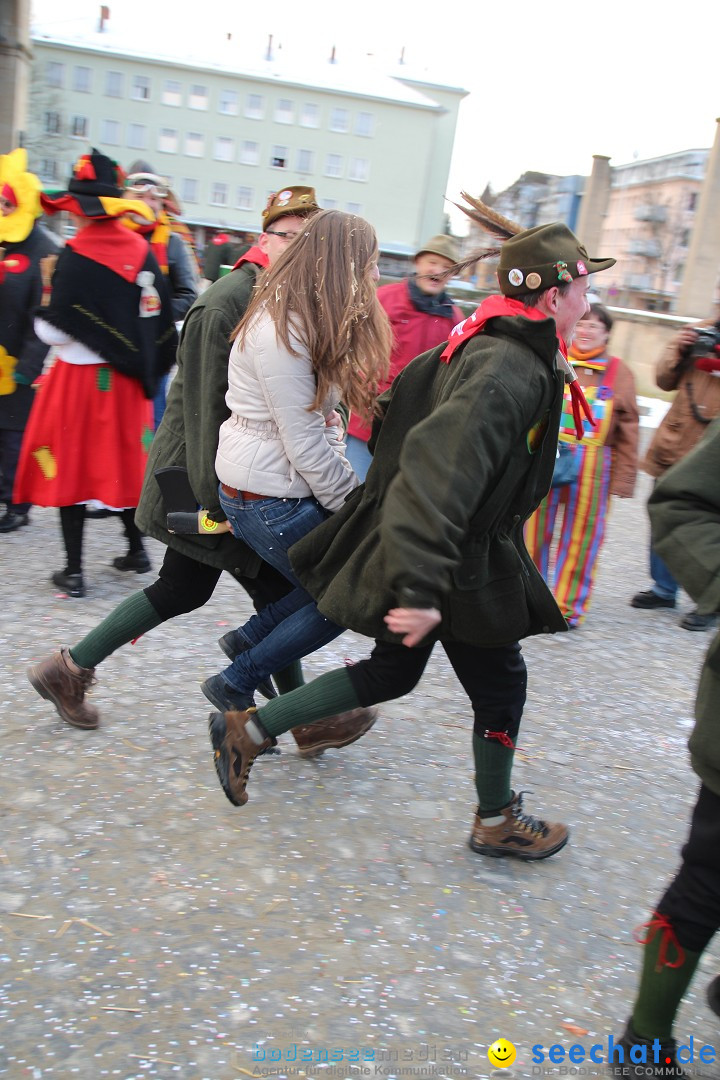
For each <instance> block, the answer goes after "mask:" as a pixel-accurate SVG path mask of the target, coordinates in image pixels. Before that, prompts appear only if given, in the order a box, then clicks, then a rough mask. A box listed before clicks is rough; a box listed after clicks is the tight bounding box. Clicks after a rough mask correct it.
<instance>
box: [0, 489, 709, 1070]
mask: <svg viewBox="0 0 720 1080" xmlns="http://www.w3.org/2000/svg"><path fill="white" fill-rule="evenodd" d="M647 491H648V482H647V478H643V481H642V483H641V485H640V491H639V494H638V496H637V497H636V498H635V499H634V500H632V501H626V502H619V503H617V504H616V505H615V508H614V511H613V518H612V520H611V523H610V527H609V537H608V541H607V543H606V547H605V550H604V553H603V559H602V569H601V574H600V577H599V581H598V584H597V590H596V597H595V602H594V607H593V610H592V611H591V614H590V618H589V620H588V622H587V624H586V626H585V627H584V628H583V629H582V630H580V631H578V632H576V633H573V634H563V635H561V636H559V637H553V638H548V639H539V638H536V639H532V640H530V641H528V642H527V643H526V646H525V654H526V658H527V661H528V667H529V672H530V690H529V700H528V705H527V710H526V717H525V721H524V724H523V729H522V732H521V738H520V743H521V745H522V751H521V752H520V753H519V754H518V762H517V767H516V774H515V779H516V783H517V785H518V786H519V787H522V788H525V789H530V790H531V791H532V792H533V794H532V795H530V796H528V798H527V804H528V808H529V809H530V810H531V812H532V811H534V812H536V813H538V814H541V815H544V816H547V817H549V818H550V819H553V818H555V819H558V820H562V821H566V822H568V823H570V824H571V827H572V835H571V841H570V844H569V845H568V846H567V848H566V849H565V850H564V851H563V852H562V853H561V854H559V855H558V856H557V857H555V858H551V859H549V860H548V861H547V862H543V863H539V864H536V865H532V864H530V865H526V864H522V863H518V862H514V861H512V860H491V859H485V858H482V857H480V856H477V855H474V854H473V853H472V852H471V851H470V850H469V848H468V846H467V838H468V833H469V827H470V823H471V819H472V812H473V808H474V807H473V781H472V768H471V753H470V750H471V747H470V729H471V723H470V720H469V715H468V706H467V703H466V701H465V700H464V697H463V694H462V692H461V690H460V688H459V686H458V684H457V683H456V681H455V678H454V676H453V674H452V671H451V670H450V668H449V665H448V664H447V662H446V660H445V658H444V654H443V653H442V652H441V651H440V650H437V655H435V656H434V657H433V660H432V662H431V665H430V667H429V668H428V671H427V673H426V675H425V678H424V679H423V681H422V683H421V685H420V687H419V688H418V689H417V690H416V692H415V693H413V694H412V695H410V696H409V697H407V698H404V699H403V700H401V701H398V702H395V703H392V704H388V705H386V706H384V707H383V710H382V719H381V720H380V721H379V722H378V724H377V725H376V727H375V729H374V730H373V731H372V732H371V733H370V734H369V735H368V736H367V737H366V738H365V739H363V740H362V741H361V742H359V743H357V744H356V745H354V746H352V747H349V748H347V749H346V750H340V751H329V752H328V753H327V754H325V756H324V757H322V758H320V759H319V760H317V761H304V760H302V759H301V758H300V757H298V755H297V754H296V753H295V752H294V750H293V746H294V744H293V743H292V741H291V740H290V739H289V737H284V738H283V740H282V746H283V752H282V755H281V756H280V757H271V758H266V759H263V760H261V761H260V762H258V764H257V765H256V767H255V769H254V770H253V775H252V779H251V786H250V802H249V804H248V805H247V807H245V808H244V809H242V810H239V809H235V808H233V807H232V806H231V805H230V804H229V803H228V802H227V801H226V800H225V798H224V797H223V795H222V792H221V790H220V788H219V786H218V783H217V781H216V777H215V772H214V769H213V765H212V760H211V754H210V750H209V743H208V738H207V733H206V722H207V716H208V711H209V710H208V705H207V703H206V702H205V700H204V698H203V697H202V695H201V693H200V691H199V688H198V684H199V682H200V681H201V680H202V679H204V678H206V677H207V676H208V675H209V674H212V673H213V672H215V671H217V670H219V669H220V668H221V667H222V666H223V657H222V655H221V653H220V652H219V650H218V648H217V645H216V639H217V637H218V636H219V635H220V634H221V633H224V632H225V630H226V629H227V628H228V627H229V625H230V624H233V625H235V624H236V623H237V622H240V621H242V619H243V618H244V617H245V616H246V615H247V614H248V613H249V605H248V602H247V600H246V598H245V596H244V594H243V593H242V592H241V590H240V589H239V588H238V587H237V586H236V585H235V584H234V583H233V582H232V581H230V580H227V581H224V582H223V583H222V584H221V587H220V588H219V589H218V591H217V594H216V596H215V597H214V598H213V601H212V602H211V603H210V604H209V605H208V606H207V607H206V608H205V609H204V610H202V611H200V612H196V613H194V614H193V615H190V616H187V617H185V618H183V619H180V620H176V621H175V622H174V623H170V624H169V625H166V626H165V627H160V628H158V629H157V630H155V631H153V632H152V633H151V634H149V635H147V636H146V637H145V638H143V639H142V640H141V641H139V642H138V643H137V644H136V645H135V646H128V647H126V648H125V649H123V650H121V651H120V652H119V653H117V654H116V655H115V656H113V657H111V658H110V659H109V660H108V661H106V663H105V664H103V665H102V667H101V668H100V669H99V682H98V685H97V687H96V688H95V690H94V693H93V700H94V701H95V703H96V704H97V705H98V706H99V708H100V709H101V713H102V725H101V727H100V729H99V730H98V731H96V732H82V731H78V730H74V729H72V728H70V727H68V726H66V725H64V724H63V723H62V722H61V721H60V720H59V719H58V717H57V716H56V714H55V712H54V711H53V710H52V709H51V707H50V706H49V705H48V704H47V703H46V702H44V701H42V700H41V699H40V698H39V697H38V696H37V695H36V694H35V693H34V691H33V690H32V689H31V687H30V686H29V684H28V682H27V679H26V675H25V670H26V668H27V666H28V665H29V664H30V663H32V662H34V661H36V660H37V659H38V658H39V657H40V656H42V655H43V654H45V653H47V652H48V650H49V649H51V648H53V647H56V646H57V645H58V644H61V643H72V642H73V641H77V640H78V639H79V638H80V637H81V636H82V635H83V634H84V632H85V631H87V630H88V629H89V628H90V627H92V626H93V625H94V624H95V623H96V622H97V621H98V620H99V619H100V618H101V617H102V616H104V615H105V614H106V613H107V612H108V611H110V610H111V609H112V607H113V606H114V605H115V604H116V603H117V602H118V601H119V600H121V599H123V598H124V597H126V596H128V595H129V594H130V592H131V591H133V590H134V589H136V588H137V587H142V586H143V585H146V584H149V578H148V577H140V576H137V575H134V574H131V575H124V574H120V573H118V572H116V571H114V570H113V569H112V568H111V567H110V563H111V561H112V557H113V556H114V555H118V554H122V553H123V551H124V541H123V540H122V537H121V529H120V526H119V523H118V522H117V521H115V520H112V519H111V520H105V521H96V522H92V523H88V527H87V558H86V576H87V578H88V581H89V585H90V591H89V594H88V596H87V598H86V599H84V600H72V599H67V598H62V597H61V596H58V595H57V593H56V592H55V591H54V589H53V586H52V585H50V584H49V575H50V573H51V571H52V570H55V569H57V568H59V567H60V566H61V565H62V558H61V544H60V537H59V529H58V522H57V513H56V511H54V510H35V511H33V514H32V524H33V527H32V528H24V529H22V530H19V531H18V532H16V533H14V534H11V535H9V536H4V537H2V538H0V544H1V545H2V622H1V624H0V625H1V633H0V637H1V639H2V647H3V653H4V658H5V665H4V667H5V677H4V680H3V687H2V725H1V727H0V740H1V742H0V749H1V753H2V771H1V773H0V783H1V785H2V833H1V834H0V934H1V936H2V948H1V949H0V953H1V956H0V959H1V960H2V966H1V967H0V1077H10V1078H12V1080H19V1078H24V1077H33V1078H35V1077H40V1078H51V1077H52V1078H53V1080H58V1078H60V1080H67V1078H71V1077H80V1078H83V1080H97V1078H100V1077H121V1078H124V1080H129V1078H136V1077H138V1078H139V1077H156V1078H169V1077H180V1078H182V1080H242V1078H243V1077H248V1076H250V1077H253V1076H255V1077H259V1076H267V1077H275V1078H277V1077H283V1076H287V1077H291V1076H292V1077H295V1076H299V1077H312V1078H315V1080H319V1078H325V1077H333V1078H346V1077H355V1076H386V1077H397V1078H398V1080H399V1078H401V1077H407V1076H420V1077H422V1078H423V1080H434V1078H436V1077H437V1078H443V1077H445V1078H456V1077H465V1076H469V1077H483V1076H489V1075H492V1074H493V1067H492V1066H491V1065H490V1064H489V1062H488V1057H487V1048H488V1045H489V1044H491V1043H492V1042H494V1041H495V1040H496V1039H498V1038H500V1037H502V1038H505V1039H508V1040H510V1041H511V1042H512V1043H513V1044H514V1045H515V1047H516V1050H517V1059H516V1061H515V1063H514V1065H513V1066H512V1068H511V1069H500V1070H495V1075H497V1076H498V1077H510V1076H513V1075H514V1076H516V1077H519V1076H523V1077H524V1076H532V1075H540V1074H544V1075H548V1076H550V1075H561V1066H560V1065H549V1064H548V1063H547V1060H546V1062H545V1065H544V1066H542V1067H541V1066H539V1065H537V1064H535V1063H534V1062H533V1050H532V1048H533V1046H535V1045H538V1044H540V1045H542V1046H543V1047H544V1048H545V1050H546V1051H547V1048H548V1047H549V1046H550V1045H551V1044H560V1045H561V1046H563V1047H565V1048H569V1047H570V1046H571V1045H573V1044H580V1045H582V1046H583V1047H585V1048H586V1049H588V1050H589V1048H590V1046H591V1045H593V1044H598V1043H599V1044H602V1045H603V1047H606V1045H607V1040H608V1038H609V1037H611V1036H614V1037H615V1038H617V1037H619V1033H620V1032H621V1030H622V1027H623V1025H624V1022H625V1019H626V1017H627V1015H628V1010H629V1006H630V1004H631V1001H632V997H633V993H634V989H635V984H636V974H637V967H638V960H639V956H640V948H639V946H638V945H637V944H636V943H635V941H634V939H633V929H634V928H635V927H637V926H638V925H639V924H640V923H642V922H643V921H644V920H645V919H646V918H647V917H648V913H649V911H650V910H651V908H652V906H653V903H654V902H655V900H657V898H658V897H659V895H660V892H661V890H662V888H663V887H664V884H665V883H666V881H667V880H668V878H669V877H670V876H671V875H672V873H673V872H674V869H675V867H676V866H677V863H678V853H679V848H680V845H681V843H682V841H683V838H684V836H685V834H686V830H687V821H688V812H689V808H690V807H691V805H692V803H693V801H694V797H695V791H696V788H697V781H696V778H695V775H694V774H693V773H692V772H691V771H690V768H689V764H688V758H687V753H686V745H685V744H686V739H687V736H688V732H689V728H690V726H691V716H692V706H693V697H694V689H695V684H696V679H697V674H698V669H699V665H700V663H701V660H702V657H703V653H704V651H705V649H706V647H707V645H708V643H709V636H708V635H707V634H693V633H688V632H686V631H684V630H682V629H680V628H679V627H678V626H677V620H678V617H679V615H680V614H681V613H682V611H684V610H687V609H688V608H689V607H690V606H691V605H690V603H689V601H688V599H687V597H684V596H683V597H682V603H681V604H680V606H679V610H678V611H675V612H673V611H659V612H650V613H643V612H640V611H635V610H633V609H631V608H630V607H629V605H628V599H629V597H630V596H631V595H632V593H633V592H634V591H635V590H636V589H638V588H642V587H645V586H646V584H647V577H646V569H645V567H646V561H647V559H646V550H647V521H646V515H645V497H646V495H647ZM149 549H150V550H151V553H152V557H153V560H154V563H155V565H156V566H157V565H158V564H159V562H160V558H161V548H160V545H158V544H155V543H154V542H151V543H150V544H149ZM366 651H367V642H366V641H365V640H364V639H362V638H359V637H356V636H354V635H352V634H346V635H345V636H344V637H343V638H341V639H339V640H338V641H337V642H336V643H334V645H333V646H331V647H328V648H326V649H325V650H323V651H322V652H321V653H319V654H318V655H316V656H315V657H313V658H311V659H310V660H308V661H307V663H306V670H307V673H308V675H309V676H315V675H317V674H319V673H320V672H321V671H323V670H326V669H328V668H330V667H333V666H336V665H337V664H338V662H341V661H342V660H343V659H344V658H345V657H355V658H359V657H361V656H362V655H363V654H364V653H365V652H366ZM717 970H718V952H717V947H714V948H712V949H711V950H709V952H708V953H707V954H706V955H705V957H704V959H703V962H702V966H701V970H700V971H699V973H698V975H697V977H696V979H695V983H694V991H693V993H691V994H690V995H689V997H688V998H687V1000H686V1002H685V1004H684V1006H683V1009H682V1012H681V1014H680V1017H679V1022H678V1026H677V1032H676V1033H677V1034H678V1035H679V1036H680V1038H681V1041H684V1042H687V1040H689V1039H690V1037H691V1036H692V1038H693V1039H694V1047H695V1050H696V1052H697V1049H698V1048H699V1047H700V1046H701V1045H702V1044H713V1045H716V1044H717V1043H718V1042H720V1031H719V1026H718V1020H717V1018H716V1017H714V1016H713V1015H712V1014H711V1013H710V1012H709V1010H708V1009H707V1006H706V1005H705V1001H704V988H705V985H706V983H707V982H708V980H709V979H710V978H711V977H712V976H713V975H714V974H716V972H717ZM576 1053H577V1052H576ZM536 1056H537V1053H536ZM325 1058H327V1059H328V1060H327V1061H325V1060H324V1059H325ZM696 1060H697V1058H696ZM583 1068H585V1069H586V1072H585V1075H602V1074H603V1073H602V1069H601V1068H598V1067H595V1068H596V1071H595V1072H587V1067H585V1066H583V1067H581V1066H578V1065H573V1066H572V1067H571V1068H570V1069H568V1063H567V1059H566V1062H565V1074H566V1075H567V1074H568V1071H569V1072H570V1073H571V1074H572V1073H573V1072H574V1074H575V1075H578V1074H582V1069H583ZM707 1072H708V1074H709V1075H713V1068H712V1067H710V1068H708V1069H707ZM714 1075H716V1076H717V1075H718V1073H717V1072H716V1073H715V1074H714Z"/></svg>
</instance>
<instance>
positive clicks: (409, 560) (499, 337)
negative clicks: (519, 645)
mask: <svg viewBox="0 0 720 1080" xmlns="http://www.w3.org/2000/svg"><path fill="white" fill-rule="evenodd" d="M443 348H444V346H442V345H441V346H439V347H438V348H436V349H433V350H431V351H430V352H427V353H423V354H422V355H421V356H419V357H417V358H416V359H415V360H413V361H412V362H411V363H410V364H409V365H408V366H407V367H406V368H405V369H404V370H403V371H402V372H401V373H400V374H399V375H398V377H397V378H396V379H395V381H394V383H393V385H392V386H391V388H390V389H389V390H388V391H386V393H385V394H384V395H383V396H382V398H381V399H380V404H381V408H382V410H383V414H382V416H380V417H378V418H377V419H376V421H375V425H374V427H373V435H372V437H371V440H370V443H369V445H370V448H371V449H372V450H373V451H374V457H373V463H372V465H371V467H370V470H369V472H368V476H367V480H366V482H365V484H364V485H363V486H362V487H360V488H358V489H357V490H356V491H355V492H353V493H352V494H351V495H350V496H349V497H348V499H347V501H346V503H345V504H344V506H343V507H342V508H341V509H340V510H339V511H338V512H337V513H336V514H333V516H332V517H331V518H329V519H328V521H326V522H325V523H324V524H323V525H321V526H319V528H317V529H315V530H313V532H311V533H310V534H309V535H308V536H306V537H304V538H303V539H302V540H301V541H300V542H299V543H298V544H296V545H294V546H293V548H291V552H290V555H291V559H292V563H293V566H294V568H295V570H296V571H297V573H298V576H299V578H300V580H301V581H302V583H303V585H304V586H305V587H306V588H307V589H308V591H309V592H310V593H311V594H312V595H313V596H314V597H315V598H316V599H317V601H318V606H319V609H320V611H321V612H322V613H323V614H324V615H326V616H327V617H328V618H330V619H332V620H333V621H334V622H336V623H338V624H339V625H341V626H346V627H349V628H350V629H353V630H356V631H358V632H359V633H361V634H366V635H368V636H369V637H374V638H382V639H384V640H387V641H398V640H399V638H398V637H397V635H394V634H391V633H390V632H389V631H388V630H387V628H386V627H385V624H384V622H383V616H384V615H385V614H386V613H387V611H388V610H389V609H390V608H393V607H396V606H403V607H436V608H438V609H439V610H440V612H441V614H442V622H441V623H440V625H439V627H438V628H437V630H436V631H435V632H434V634H433V635H432V637H431V638H428V640H433V639H440V640H442V641H462V642H466V643H469V644H472V645H478V646H484V647H491V646H497V645H501V644H506V643H509V642H512V641H516V640H517V639H519V638H521V637H525V636H526V635H528V634H536V633H541V632H554V631H562V630H566V629H567V624H566V622H565V619H564V618H563V616H562V614H561V613H560V611H559V609H558V607H557V604H556V603H555V601H554V599H553V597H552V594H551V592H550V590H549V589H548V587H547V586H546V584H545V582H544V581H543V579H542V577H541V576H540V574H539V572H538V570H537V569H536V567H535V564H534V563H533V561H532V559H531V558H530V556H529V555H528V553H527V550H526V548H525V544H524V541H523V525H524V523H525V521H526V520H527V518H528V517H529V516H530V514H531V513H532V512H533V510H534V509H535V508H536V506H537V505H538V504H539V503H540V501H541V499H542V498H543V497H544V496H545V495H546V494H547V492H548V489H549V487H550V481H551V479H552V474H553V469H554V465H555V456H556V447H557V436H558V429H559V424H560V415H561V411H562V402H563V380H564V377H563V374H562V372H561V371H559V370H557V368H556V355H557V340H556V336H555V323H554V322H553V321H552V320H551V319H546V320H543V321H541V322H535V321H530V320H528V319H523V318H514V317H512V318H510V317H502V318H496V319H493V320H491V321H490V322H489V323H488V324H487V327H486V328H485V330H484V331H483V332H482V333H479V334H477V335H475V337H473V338H471V339H470V340H469V341H467V342H466V343H465V344H464V345H463V346H462V347H461V348H460V349H459V350H458V351H457V352H456V353H455V354H454V356H453V357H452V359H451V361H450V363H449V364H446V363H443V362H441V360H440V355H441V353H442V351H443Z"/></svg>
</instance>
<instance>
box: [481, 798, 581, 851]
mask: <svg viewBox="0 0 720 1080" xmlns="http://www.w3.org/2000/svg"><path fill="white" fill-rule="evenodd" d="M524 794H525V793H524V792H523V791H520V792H518V794H517V795H514V796H513V798H512V801H511V802H510V803H509V804H508V805H507V806H506V807H504V809H502V810H499V811H498V813H497V814H496V815H495V817H493V818H485V819H484V820H483V818H481V817H480V815H479V814H476V815H475V823H474V825H473V831H472V833H471V835H470V847H471V848H472V849H473V851H477V852H478V854H479V855H490V856H492V857H493V858H501V857H502V856H504V855H513V856H514V857H515V858H516V859H547V858H548V856H549V855H554V854H555V852H556V851H560V849H561V848H563V847H565V845H566V844H567V841H568V836H569V833H568V829H567V826H566V825H560V824H556V823H554V822H551V821H540V819H539V818H534V817H532V816H531V815H530V814H526V813H524V811H523V808H522V797H523V795H524ZM499 817H502V818H503V819H504V820H503V821H501V822H498V823H497V824H494V825H488V824H487V821H488V820H490V821H495V819H496V818H499Z"/></svg>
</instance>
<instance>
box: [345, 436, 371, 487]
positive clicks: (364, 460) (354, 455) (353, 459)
mask: <svg viewBox="0 0 720 1080" xmlns="http://www.w3.org/2000/svg"><path fill="white" fill-rule="evenodd" d="M345 441H346V443H347V450H346V451H345V456H346V458H347V459H348V461H349V462H350V464H351V465H352V467H353V472H354V473H355V475H356V476H359V477H360V481H361V482H364V481H365V477H366V476H367V471H368V469H369V468H370V466H371V464H372V454H371V453H370V451H369V450H368V448H367V443H366V442H363V440H362V439H358V438H357V436H356V435H348V436H347V438H346V440H345Z"/></svg>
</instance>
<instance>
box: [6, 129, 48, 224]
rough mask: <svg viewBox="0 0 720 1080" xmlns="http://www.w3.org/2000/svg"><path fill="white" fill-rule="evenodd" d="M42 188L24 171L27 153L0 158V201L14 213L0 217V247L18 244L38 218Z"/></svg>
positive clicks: (19, 148)
mask: <svg viewBox="0 0 720 1080" xmlns="http://www.w3.org/2000/svg"><path fill="white" fill-rule="evenodd" d="M40 188H41V184H40V181H39V180H38V178H37V176H36V175H35V173H31V172H28V171H27V151H26V150H25V149H24V148H23V147H18V149H17V150H13V151H11V153H9V154H3V155H2V156H0V197H1V198H3V199H4V200H5V201H6V203H11V204H13V205H14V206H15V209H14V210H12V211H10V212H9V213H8V214H4V215H2V216H0V244H19V243H20V242H21V241H22V240H24V239H25V238H26V237H27V236H28V235H29V234H30V230H31V229H32V227H33V223H34V221H35V219H36V218H38V217H40V214H41V213H42V210H41V209H40Z"/></svg>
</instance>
